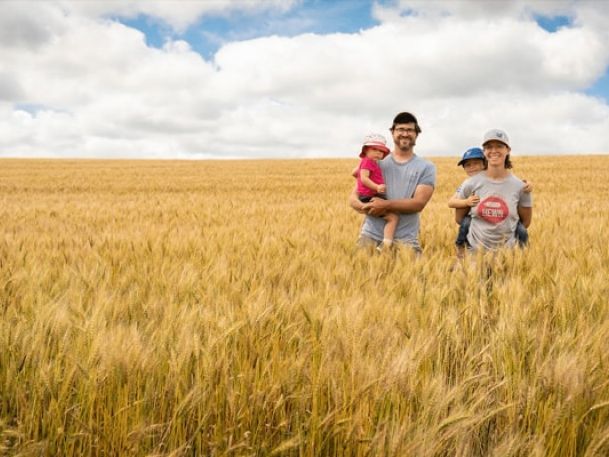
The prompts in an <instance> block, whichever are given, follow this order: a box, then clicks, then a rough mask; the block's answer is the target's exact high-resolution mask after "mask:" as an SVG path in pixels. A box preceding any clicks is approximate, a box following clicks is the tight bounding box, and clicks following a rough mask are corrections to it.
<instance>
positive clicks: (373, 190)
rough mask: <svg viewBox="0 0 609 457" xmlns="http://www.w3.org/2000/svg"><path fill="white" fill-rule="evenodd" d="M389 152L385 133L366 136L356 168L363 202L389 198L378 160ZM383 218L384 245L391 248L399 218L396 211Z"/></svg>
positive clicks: (360, 198) (359, 192)
mask: <svg viewBox="0 0 609 457" xmlns="http://www.w3.org/2000/svg"><path fill="white" fill-rule="evenodd" d="M389 152H390V151H389V148H387V140H385V137H384V136H383V135H380V134H378V133H372V134H370V135H367V136H366V137H365V138H364V144H363V145H362V150H361V152H360V154H359V156H360V158H361V159H362V160H361V161H360V163H359V165H358V166H357V168H356V169H355V170H354V176H355V177H356V178H357V195H358V198H359V200H360V201H361V202H362V203H368V202H369V201H370V200H372V199H373V198H382V199H384V200H386V199H387V197H386V195H385V192H386V187H385V181H384V179H383V172H382V171H381V167H380V166H379V164H378V161H379V160H382V159H384V158H385V157H386V156H387V154H389ZM383 219H385V222H386V223H385V227H384V229H383V247H384V248H389V247H391V245H392V244H393V237H394V235H395V229H396V227H397V225H398V219H399V218H398V215H397V214H395V213H387V214H385V215H384V216H383Z"/></svg>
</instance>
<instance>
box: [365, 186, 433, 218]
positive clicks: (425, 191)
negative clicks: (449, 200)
mask: <svg viewBox="0 0 609 457" xmlns="http://www.w3.org/2000/svg"><path fill="white" fill-rule="evenodd" d="M433 191H434V188H433V186H430V185H427V184H419V185H418V186H417V188H416V189H415V191H414V195H413V196H412V198H400V199H396V200H382V199H380V198H374V199H373V200H372V201H371V202H370V203H366V204H365V205H363V208H364V210H365V211H367V212H368V214H370V215H371V216H382V215H383V214H385V213H389V212H391V213H404V214H411V213H419V212H421V211H422V210H423V208H425V205H427V202H428V201H429V199H430V198H431V196H432V194H433Z"/></svg>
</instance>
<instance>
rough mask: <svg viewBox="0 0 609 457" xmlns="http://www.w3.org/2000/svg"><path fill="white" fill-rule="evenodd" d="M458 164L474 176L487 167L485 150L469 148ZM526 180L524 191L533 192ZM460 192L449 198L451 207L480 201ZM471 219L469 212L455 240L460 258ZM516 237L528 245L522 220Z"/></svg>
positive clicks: (470, 206) (468, 174) (472, 204)
mask: <svg viewBox="0 0 609 457" xmlns="http://www.w3.org/2000/svg"><path fill="white" fill-rule="evenodd" d="M457 166H463V169H464V170H465V173H466V174H467V176H468V177H472V176H474V175H476V174H478V173H480V172H481V171H482V170H485V169H486V157H484V152H482V149H481V148H469V149H468V150H467V151H465V152H464V153H463V156H462V157H461V160H460V161H459V163H458V164H457ZM524 182H525V184H526V186H525V188H524V191H525V192H527V193H530V192H532V191H533V186H532V185H531V184H530V183H528V182H527V181H526V180H525V181H524ZM458 194H459V189H457V192H456V193H455V195H453V196H452V197H451V198H450V200H448V207H449V208H454V209H457V208H473V207H474V206H476V205H477V204H478V203H479V202H480V197H478V196H477V195H474V194H472V195H470V196H469V197H468V198H458V197H457V195H458ZM471 221H472V218H471V216H470V215H469V214H468V215H467V216H465V217H464V218H463V220H462V221H461V223H460V224H459V233H458V234H457V239H456V240H455V244H456V245H457V257H458V258H462V257H463V254H464V253H465V245H466V244H467V234H468V233H469V225H470V223H471ZM516 239H517V240H518V244H519V245H520V246H521V247H524V246H526V245H527V243H528V241H529V234H528V232H527V229H526V227H525V226H524V225H522V222H518V226H517V227H516Z"/></svg>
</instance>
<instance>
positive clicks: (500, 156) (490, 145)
mask: <svg viewBox="0 0 609 457" xmlns="http://www.w3.org/2000/svg"><path fill="white" fill-rule="evenodd" d="M482 147H483V149H484V156H485V157H486V160H487V162H488V166H489V167H499V166H501V167H505V162H506V158H507V157H509V155H510V148H509V146H508V145H506V144H505V143H502V142H501V141H497V140H490V141H487V142H486V143H484V145H483V146H482Z"/></svg>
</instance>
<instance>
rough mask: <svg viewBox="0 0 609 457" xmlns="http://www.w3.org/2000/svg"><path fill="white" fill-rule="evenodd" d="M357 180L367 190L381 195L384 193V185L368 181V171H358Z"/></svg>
mask: <svg viewBox="0 0 609 457" xmlns="http://www.w3.org/2000/svg"><path fill="white" fill-rule="evenodd" d="M359 179H360V180H361V181H362V184H363V185H364V186H366V187H367V188H368V189H371V190H373V191H375V192H379V193H383V192H384V191H385V185H384V184H376V183H375V182H373V181H372V180H371V179H370V170H365V169H362V170H360V171H359Z"/></svg>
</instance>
